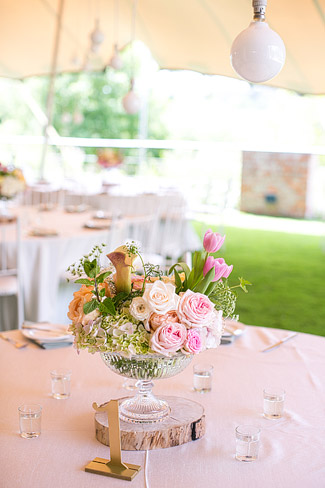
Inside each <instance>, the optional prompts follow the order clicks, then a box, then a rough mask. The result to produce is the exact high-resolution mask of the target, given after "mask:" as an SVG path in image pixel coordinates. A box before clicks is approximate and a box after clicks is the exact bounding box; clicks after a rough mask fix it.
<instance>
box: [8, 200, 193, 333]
mask: <svg viewBox="0 0 325 488" xmlns="http://www.w3.org/2000/svg"><path fill="white" fill-rule="evenodd" d="M141 201H142V200H141ZM140 210H141V211H144V208H143V207H141V209H140ZM129 211H130V212H131V209H129ZM149 211H150V208H149V209H147V214H141V212H140V211H138V212H137V214H132V213H129V214H125V213H121V215H120V217H119V218H118V219H117V220H116V225H115V227H114V231H112V226H110V227H108V224H110V222H107V221H106V225H107V228H106V229H96V228H85V227H84V225H85V224H86V223H87V222H89V221H92V222H94V223H95V224H97V225H105V221H102V220H93V217H94V215H95V211H94V209H92V210H89V211H86V212H81V213H68V212H65V211H64V210H63V209H60V208H55V209H53V210H51V211H39V210H38V208H37V207H32V206H20V207H17V208H14V209H13V210H12V213H14V214H16V215H18V216H19V217H20V219H21V225H22V249H21V254H22V258H21V274H22V283H23V289H24V302H25V307H24V308H25V319H26V320H30V321H50V322H58V321H59V322H64V323H68V319H67V317H66V314H67V310H68V304H69V302H70V300H71V298H72V294H73V292H74V291H75V290H76V289H77V288H79V287H80V286H78V287H77V288H76V287H75V285H73V284H70V285H69V286H67V283H66V280H65V278H64V273H65V271H66V269H67V267H68V266H69V265H70V264H72V263H74V262H75V261H78V260H79V259H80V258H81V257H82V256H83V255H85V254H88V253H89V252H90V250H91V249H92V248H93V246H95V245H98V244H101V243H103V242H104V243H106V244H107V246H108V251H110V250H112V249H115V248H116V247H117V246H119V245H121V244H122V243H123V242H125V240H127V239H136V240H141V241H142V240H146V241H147V242H148V240H149V239H148V238H145V237H143V236H146V235H147V234H146V232H147V233H148V232H151V234H152V232H153V229H154V225H153V224H152V222H153V219H151V220H149V219H148V217H150V218H151V215H150V213H149ZM175 225H176V226H177V228H178V229H179V239H178V240H177V239H176V233H175V232H174V231H173V229H174V227H169V228H168V229H166V232H168V235H169V234H170V233H172V235H173V239H172V240H171V239H168V241H172V243H173V244H174V246H176V251H177V250H178V252H179V253H177V257H178V256H179V255H180V254H182V252H185V251H187V250H195V249H196V248H197V247H198V246H199V245H200V243H199V241H198V238H197V236H196V234H195V233H194V231H193V229H192V228H191V226H190V224H189V223H188V222H185V221H184V227H183V228H181V226H180V224H179V221H175ZM35 228H40V229H53V230H55V231H56V232H57V234H58V235H56V236H32V235H31V234H30V232H31V231H32V230H33V229H35ZM158 234H159V231H158V229H157V230H156V233H155V235H154V236H153V237H154V238H155V239H154V240H155V241H157V243H160V244H161V241H162V240H163V235H164V232H163V231H162V232H161V236H159V239H158V238H157V236H158ZM152 242H153V241H152ZM0 244H1V243H0ZM142 244H143V246H144V247H145V243H143V242H142ZM152 245H153V246H155V244H154V242H153V243H152ZM166 246H167V244H166ZM149 251H150V252H159V253H164V254H166V255H167V254H169V255H171V254H170V249H168V248H167V247H166V248H164V249H162V248H161V247H158V248H155V247H153V248H152V249H149ZM11 254H12V256H15V249H14V247H12V249H11ZM12 259H13V258H12ZM6 302H7V304H6V303H4V305H3V306H2V307H1V308H2V310H0V330H2V329H3V328H4V327H2V322H5V321H4V320H1V313H3V314H6V315H9V316H12V323H13V324H15V323H16V322H15V318H14V316H13V315H12V314H13V312H15V310H16V305H15V298H13V299H11V298H6ZM7 328H8V327H7Z"/></svg>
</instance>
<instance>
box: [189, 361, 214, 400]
mask: <svg viewBox="0 0 325 488" xmlns="http://www.w3.org/2000/svg"><path fill="white" fill-rule="evenodd" d="M212 372H213V366H212V365H211V364H195V365H194V366H193V387H194V390H195V391H198V392H199V393H207V392H208V391H211V386H212Z"/></svg>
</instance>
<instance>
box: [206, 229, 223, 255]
mask: <svg viewBox="0 0 325 488" xmlns="http://www.w3.org/2000/svg"><path fill="white" fill-rule="evenodd" d="M225 238H226V236H223V237H222V236H221V235H220V234H218V232H212V230H211V229H209V230H207V231H206V233H205V234H204V238H203V247H204V249H205V250H206V251H207V252H217V251H219V249H220V247H221V246H222V244H223V242H224V240H225Z"/></svg>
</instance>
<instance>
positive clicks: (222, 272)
mask: <svg viewBox="0 0 325 488" xmlns="http://www.w3.org/2000/svg"><path fill="white" fill-rule="evenodd" d="M212 268H214V272H215V275H214V278H213V280H212V281H218V280H220V278H228V276H229V275H230V273H231V272H232V269H233V266H232V265H231V266H228V265H227V264H226V262H225V260H224V259H223V258H217V259H215V258H213V257H212V256H208V258H207V260H206V262H205V265H204V268H203V275H204V276H205V275H206V274H207V273H208V272H209V271H210V269H212Z"/></svg>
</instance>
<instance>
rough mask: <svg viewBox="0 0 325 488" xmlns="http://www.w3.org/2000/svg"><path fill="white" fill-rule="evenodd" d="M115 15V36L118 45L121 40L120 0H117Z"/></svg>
mask: <svg viewBox="0 0 325 488" xmlns="http://www.w3.org/2000/svg"><path fill="white" fill-rule="evenodd" d="M114 7H115V8H114V10H115V12H114V14H115V15H114V17H115V22H114V31H115V33H114V37H115V45H116V47H118V40H119V15H120V2H119V0H115V5H114Z"/></svg>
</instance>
